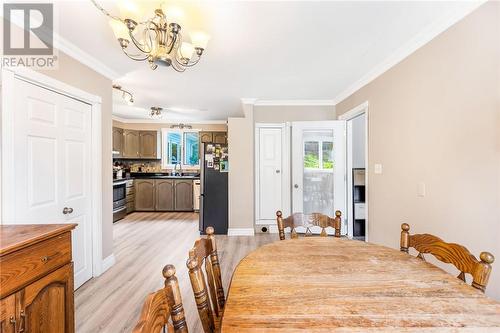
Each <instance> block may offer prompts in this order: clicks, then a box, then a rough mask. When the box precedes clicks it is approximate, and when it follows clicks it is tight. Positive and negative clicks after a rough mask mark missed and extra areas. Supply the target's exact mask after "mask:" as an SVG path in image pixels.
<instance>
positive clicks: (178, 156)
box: [162, 129, 200, 168]
mask: <svg viewBox="0 0 500 333" xmlns="http://www.w3.org/2000/svg"><path fill="white" fill-rule="evenodd" d="M162 140H163V150H162V166H163V168H173V167H174V166H175V165H176V164H180V165H182V166H186V167H197V166H199V164H200V159H199V150H200V146H199V145H200V144H199V135H198V131H196V130H171V129H163V130H162Z"/></svg>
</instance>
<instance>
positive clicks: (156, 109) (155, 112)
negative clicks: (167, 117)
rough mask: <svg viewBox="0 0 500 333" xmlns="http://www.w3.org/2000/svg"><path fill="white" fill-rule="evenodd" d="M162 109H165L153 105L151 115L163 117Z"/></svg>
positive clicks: (157, 117) (156, 117) (152, 116)
mask: <svg viewBox="0 0 500 333" xmlns="http://www.w3.org/2000/svg"><path fill="white" fill-rule="evenodd" d="M162 110H163V108H160V107H159V106H152V107H151V111H150V112H149V115H150V116H151V118H153V119H161V117H162V114H161V111H162Z"/></svg>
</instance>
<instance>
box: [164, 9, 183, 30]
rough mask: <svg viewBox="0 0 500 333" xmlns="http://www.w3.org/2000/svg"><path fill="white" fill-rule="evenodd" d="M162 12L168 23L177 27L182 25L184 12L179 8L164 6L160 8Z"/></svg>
mask: <svg viewBox="0 0 500 333" xmlns="http://www.w3.org/2000/svg"><path fill="white" fill-rule="evenodd" d="M162 11H163V14H164V15H165V18H166V20H167V22H168V23H175V24H178V25H182V24H183V23H184V11H183V10H182V9H181V8H179V7H177V6H172V5H166V4H164V5H163V6H162Z"/></svg>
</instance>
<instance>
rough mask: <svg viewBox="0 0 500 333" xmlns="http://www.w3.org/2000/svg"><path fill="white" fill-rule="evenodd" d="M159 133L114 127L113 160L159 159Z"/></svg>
mask: <svg viewBox="0 0 500 333" xmlns="http://www.w3.org/2000/svg"><path fill="white" fill-rule="evenodd" d="M160 140H161V138H160V134H159V132H158V131H137V130H129V129H122V128H118V127H113V158H134V159H159V158H161V150H160V149H161V141H160Z"/></svg>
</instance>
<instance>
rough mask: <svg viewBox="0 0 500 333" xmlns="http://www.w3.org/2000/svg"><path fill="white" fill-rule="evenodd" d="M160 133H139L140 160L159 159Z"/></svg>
mask: <svg viewBox="0 0 500 333" xmlns="http://www.w3.org/2000/svg"><path fill="white" fill-rule="evenodd" d="M158 141H159V138H158V131H140V132H139V157H140V158H154V159H156V158H158V157H159V152H158V146H159V145H158Z"/></svg>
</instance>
